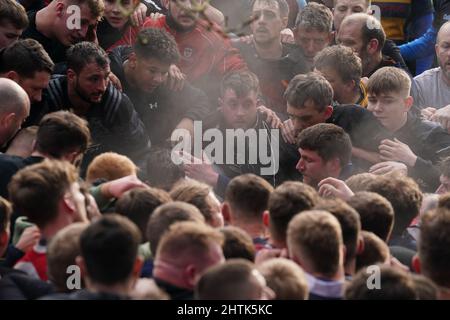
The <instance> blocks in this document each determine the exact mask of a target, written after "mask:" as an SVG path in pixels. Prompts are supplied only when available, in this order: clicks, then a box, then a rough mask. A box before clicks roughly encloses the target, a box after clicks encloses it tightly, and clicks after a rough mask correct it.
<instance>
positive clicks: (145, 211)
mask: <svg viewBox="0 0 450 320" xmlns="http://www.w3.org/2000/svg"><path fill="white" fill-rule="evenodd" d="M171 201H172V199H171V198H170V195H169V194H168V193H167V192H165V191H164V190H161V189H157V188H135V189H132V190H129V191H127V192H125V193H124V194H123V195H122V196H121V197H120V198H119V199H118V200H117V202H116V206H115V212H117V213H118V214H121V215H123V216H126V217H127V218H128V219H130V220H131V221H132V222H134V223H135V224H136V225H137V226H138V228H139V230H140V231H141V234H142V238H143V242H146V241H147V237H146V229H147V224H148V221H149V218H150V217H151V216H152V214H153V211H155V209H156V208H158V207H159V206H160V205H162V204H164V203H169V202H171Z"/></svg>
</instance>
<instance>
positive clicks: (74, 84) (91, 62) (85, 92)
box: [67, 42, 111, 104]
mask: <svg viewBox="0 0 450 320" xmlns="http://www.w3.org/2000/svg"><path fill="white" fill-rule="evenodd" d="M110 73H111V70H110V68H109V58H108V55H107V54H106V52H105V51H104V50H103V49H102V48H100V47H99V46H98V45H97V44H95V43H92V42H80V43H77V44H76V45H73V46H72V47H70V49H69V50H67V80H68V86H69V92H73V93H74V94H75V95H77V96H78V98H79V99H81V100H83V101H84V102H86V103H89V104H92V103H100V102H101V101H102V98H103V94H104V93H105V91H106V88H107V87H108V84H109V74H110Z"/></svg>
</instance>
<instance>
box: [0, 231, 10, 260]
mask: <svg viewBox="0 0 450 320" xmlns="http://www.w3.org/2000/svg"><path fill="white" fill-rule="evenodd" d="M8 241H9V234H8V232H7V231H6V230H4V231H2V232H0V254H1V253H2V251H1V248H3V247H5V248H6V247H7V246H8Z"/></svg>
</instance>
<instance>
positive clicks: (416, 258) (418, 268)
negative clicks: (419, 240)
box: [412, 253, 421, 274]
mask: <svg viewBox="0 0 450 320" xmlns="http://www.w3.org/2000/svg"><path fill="white" fill-rule="evenodd" d="M412 268H413V269H414V271H415V272H416V273H419V274H420V273H421V265H420V258H419V256H418V255H417V253H416V254H415V255H414V257H413V258H412Z"/></svg>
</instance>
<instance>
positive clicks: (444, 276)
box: [413, 208, 450, 290]
mask: <svg viewBox="0 0 450 320" xmlns="http://www.w3.org/2000/svg"><path fill="white" fill-rule="evenodd" d="M420 228H421V233H420V240H419V245H418V247H419V252H418V258H419V259H417V258H415V259H414V260H413V265H414V267H415V269H416V271H417V272H420V273H422V274H423V275H424V276H426V277H428V278H430V279H431V280H433V282H434V283H436V284H437V285H438V286H439V287H441V288H443V289H445V290H449V288H450V264H449V261H450V260H449V257H450V250H449V249H450V211H449V210H448V209H446V208H441V209H436V210H432V211H428V212H427V213H425V214H424V215H423V216H422V225H421V227H420Z"/></svg>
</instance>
